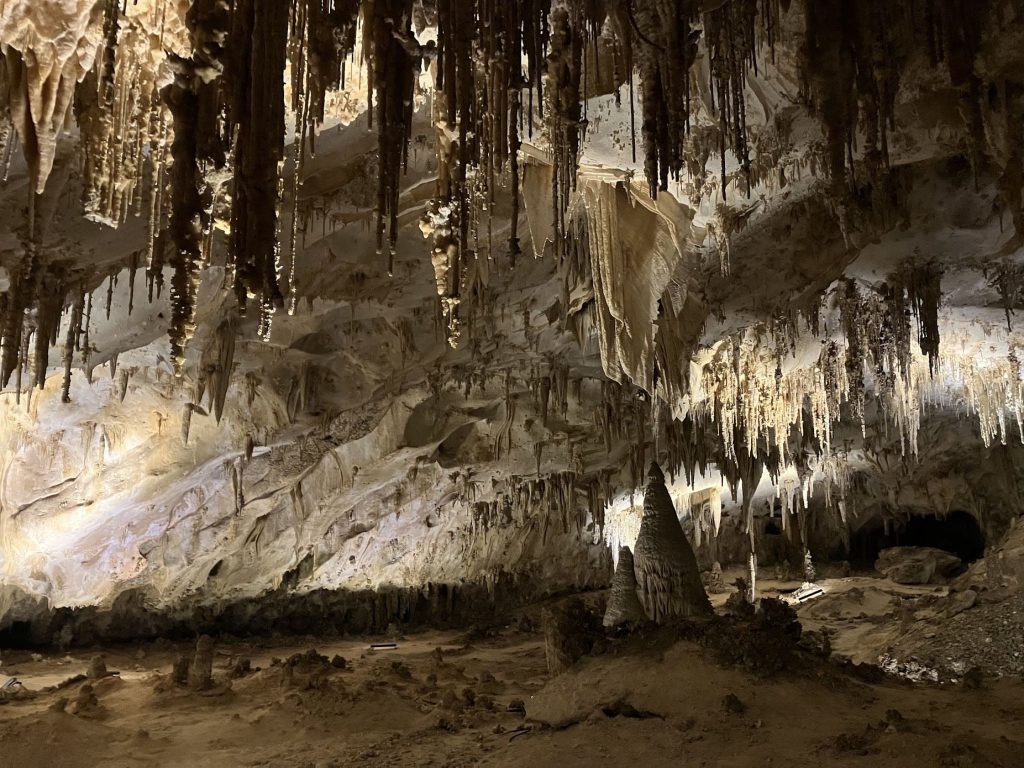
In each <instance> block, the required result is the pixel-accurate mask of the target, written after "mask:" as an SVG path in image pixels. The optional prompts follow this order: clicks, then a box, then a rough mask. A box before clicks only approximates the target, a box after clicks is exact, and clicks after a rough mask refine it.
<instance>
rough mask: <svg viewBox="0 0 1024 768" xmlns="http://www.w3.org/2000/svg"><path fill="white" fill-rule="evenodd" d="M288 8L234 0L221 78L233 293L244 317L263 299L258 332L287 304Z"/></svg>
mask: <svg viewBox="0 0 1024 768" xmlns="http://www.w3.org/2000/svg"><path fill="white" fill-rule="evenodd" d="M288 21H289V3H285V2H278V1H277V0H237V1H236V2H235V5H234V9H233V11H232V14H231V31H230V35H229V37H228V40H229V45H228V52H229V57H228V61H227V67H226V73H225V74H226V77H227V80H228V83H229V86H230V98H229V108H228V121H229V126H230V128H229V130H230V133H231V135H232V136H233V138H234V142H233V146H234V169H233V170H234V190H233V194H232V201H231V202H232V205H231V244H230V251H231V259H232V262H233V264H234V270H235V274H234V291H235V297H236V299H237V301H238V306H239V308H240V310H241V311H242V312H245V310H246V305H247V302H248V297H249V295H250V294H252V295H255V296H257V297H258V298H259V302H260V335H261V337H262V338H269V334H270V322H271V317H272V315H273V312H274V310H275V309H279V308H281V307H283V306H284V297H283V294H282V292H281V287H280V284H279V280H278V268H279V265H278V254H279V250H280V249H279V245H278V207H279V204H280V202H281V192H280V188H279V187H280V185H279V179H280V165H281V163H282V162H283V160H284V135H285V103H284V102H285V100H284V72H285V64H286V60H287V47H288Z"/></svg>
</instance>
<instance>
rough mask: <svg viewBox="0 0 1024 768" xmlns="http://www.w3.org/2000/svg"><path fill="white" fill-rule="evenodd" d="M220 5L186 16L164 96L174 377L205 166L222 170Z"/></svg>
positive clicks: (191, 287)
mask: <svg viewBox="0 0 1024 768" xmlns="http://www.w3.org/2000/svg"><path fill="white" fill-rule="evenodd" d="M228 21H229V18H228V7H227V4H226V3H225V2H224V0H201V1H200V2H196V3H195V4H194V5H193V6H192V8H191V9H190V10H189V12H188V16H187V22H188V25H189V29H190V33H191V36H192V44H193V55H192V58H191V59H181V58H179V59H177V60H176V61H175V62H174V65H175V66H174V70H175V78H174V83H173V84H172V85H169V86H167V88H165V89H164V92H163V96H164V100H165V101H166V103H167V106H168V108H169V109H170V111H171V114H172V115H173V118H174V140H173V142H172V144H171V156H172V157H173V165H172V166H171V193H170V207H171V221H170V238H171V241H172V243H173V244H174V250H173V252H172V256H171V265H172V266H173V267H174V277H173V279H172V281H171V328H170V334H169V335H170V342H171V362H172V364H173V366H174V370H175V372H176V373H177V374H179V375H180V374H181V373H182V371H183V369H184V365H185V348H186V346H187V344H188V342H189V340H190V339H191V338H192V334H193V332H194V331H195V324H194V315H195V299H196V290H197V286H196V280H197V277H198V271H199V267H200V264H201V261H202V248H201V241H202V233H203V230H204V228H205V227H206V226H207V225H208V224H207V222H208V219H209V216H210V206H211V203H212V191H211V190H210V188H209V184H208V183H207V181H206V179H205V176H204V167H205V166H206V165H207V164H209V165H211V166H218V167H219V166H222V165H223V164H224V150H223V148H222V146H221V143H220V140H219V138H218V128H219V126H218V113H219V90H218V88H217V85H216V84H215V81H216V79H217V78H218V77H219V75H220V72H221V71H222V69H223V63H222V59H223V56H224V51H223V49H222V45H223V41H224V35H225V34H226V33H227V28H228Z"/></svg>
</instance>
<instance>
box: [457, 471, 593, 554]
mask: <svg viewBox="0 0 1024 768" xmlns="http://www.w3.org/2000/svg"><path fill="white" fill-rule="evenodd" d="M612 492H613V486H612V483H611V477H610V473H601V474H597V475H588V476H584V475H583V474H581V473H578V472H576V471H573V470H567V471H564V472H556V473H554V474H550V475H545V476H543V477H535V478H524V477H511V478H508V479H506V480H503V481H502V482H501V483H500V484H499V485H498V487H497V488H496V489H495V498H494V499H493V500H491V501H471V511H472V514H473V525H474V527H476V528H479V529H481V530H487V529H489V528H492V527H499V526H506V525H518V526H523V525H538V526H540V533H541V542H542V543H547V540H548V536H549V534H550V533H551V526H552V525H555V526H557V529H556V531H555V532H556V533H561V534H568V533H573V532H575V533H577V534H578V535H582V534H584V533H585V532H586V531H588V530H590V526H593V529H594V536H595V538H596V539H598V540H599V539H600V537H601V536H603V535H604V510H605V507H606V505H607V503H608V502H609V501H610V500H611V498H612Z"/></svg>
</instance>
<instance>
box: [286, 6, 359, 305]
mask: <svg viewBox="0 0 1024 768" xmlns="http://www.w3.org/2000/svg"><path fill="white" fill-rule="evenodd" d="M358 13H359V2H358V0H341V1H339V2H335V0H296V2H295V6H294V9H293V11H292V18H291V26H290V34H289V42H288V66H289V69H290V71H291V111H292V115H293V117H294V126H293V132H294V139H293V154H292V158H293V167H292V187H291V201H292V216H291V232H290V237H289V250H288V256H289V264H288V291H287V294H288V302H289V305H288V309H289V313H290V314H294V312H295V307H296V302H297V301H298V260H299V221H300V214H299V191H300V185H301V182H302V177H303V169H304V167H305V160H306V155H307V152H308V153H310V154H315V152H316V128H317V126H318V125H320V124H321V123H323V121H324V119H325V117H326V109H327V96H328V94H329V93H330V92H331V91H332V90H338V89H341V88H344V87H345V79H346V70H347V67H346V64H347V59H348V57H349V56H350V55H351V54H352V52H353V51H354V50H355V47H356V27H357V19H358Z"/></svg>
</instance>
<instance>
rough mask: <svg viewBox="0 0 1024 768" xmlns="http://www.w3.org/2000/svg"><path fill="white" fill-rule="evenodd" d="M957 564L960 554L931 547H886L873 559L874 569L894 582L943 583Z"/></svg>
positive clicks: (954, 570) (958, 568)
mask: <svg viewBox="0 0 1024 768" xmlns="http://www.w3.org/2000/svg"><path fill="white" fill-rule="evenodd" d="M960 566H961V562H960V558H959V557H957V556H956V555H952V554H950V553H949V552H945V551H943V550H941V549H933V548H932V547H889V548H888V549H883V550H882V551H881V552H879V553H878V560H876V561H875V570H876V571H878V572H879V573H880V574H882V575H883V576H885V577H886V578H888V579H891V580H892V581H895V582H896V583H897V584H944V583H945V582H946V579H947V578H948V577H950V576H953V575H954V574H956V572H957V571H958V570H960Z"/></svg>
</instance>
